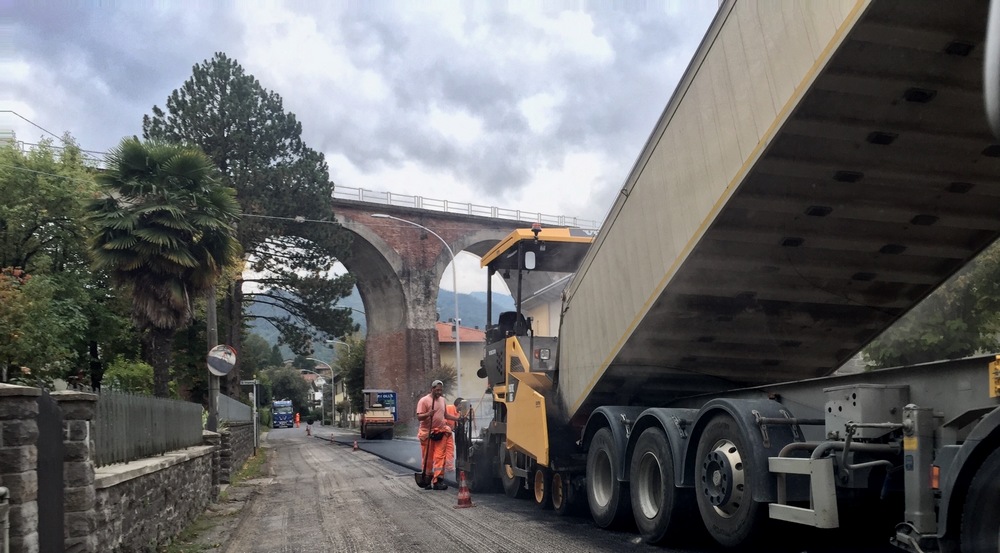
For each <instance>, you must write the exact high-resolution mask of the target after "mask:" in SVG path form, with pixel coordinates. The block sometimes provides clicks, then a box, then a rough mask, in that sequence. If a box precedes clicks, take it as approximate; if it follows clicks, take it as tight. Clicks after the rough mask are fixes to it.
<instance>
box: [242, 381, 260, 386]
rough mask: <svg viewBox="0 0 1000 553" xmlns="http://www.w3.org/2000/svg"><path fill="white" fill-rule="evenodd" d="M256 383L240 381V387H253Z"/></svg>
mask: <svg viewBox="0 0 1000 553" xmlns="http://www.w3.org/2000/svg"><path fill="white" fill-rule="evenodd" d="M256 383H257V381H256V380H240V386H253V385H254V384H256Z"/></svg>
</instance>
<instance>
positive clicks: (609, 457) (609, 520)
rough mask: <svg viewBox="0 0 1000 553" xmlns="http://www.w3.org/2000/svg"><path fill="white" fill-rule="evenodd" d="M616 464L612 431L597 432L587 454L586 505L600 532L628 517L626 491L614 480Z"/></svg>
mask: <svg viewBox="0 0 1000 553" xmlns="http://www.w3.org/2000/svg"><path fill="white" fill-rule="evenodd" d="M619 463H621V460H620V459H618V455H617V454H616V453H615V443H614V440H613V439H612V437H611V429H610V428H602V429H600V430H598V431H597V433H596V434H594V439H593V440H591V442H590V448H589V449H588V450H587V503H588V504H589V505H590V515H591V516H592V517H593V518H594V522H595V523H596V524H597V525H598V526H599V527H601V528H609V527H613V526H618V525H620V524H621V523H622V522H624V521H625V519H626V518H627V516H628V510H629V506H630V505H629V503H630V501H629V493H628V488H627V487H626V486H623V485H622V483H621V482H619V481H618V477H617V476H616V475H617V474H618V464H619Z"/></svg>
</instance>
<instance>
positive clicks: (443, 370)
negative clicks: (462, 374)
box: [427, 363, 458, 396]
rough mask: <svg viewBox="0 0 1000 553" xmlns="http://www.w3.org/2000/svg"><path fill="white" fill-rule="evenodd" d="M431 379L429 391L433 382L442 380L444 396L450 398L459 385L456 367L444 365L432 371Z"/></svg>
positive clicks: (428, 384) (428, 386)
mask: <svg viewBox="0 0 1000 553" xmlns="http://www.w3.org/2000/svg"><path fill="white" fill-rule="evenodd" d="M430 377H431V380H430V382H428V383H427V389H428V390H430V387H431V382H434V381H435V380H440V381H441V385H442V386H441V388H442V390H444V395H446V396H450V395H451V393H452V392H454V391H455V385H456V384H457V383H458V371H457V370H456V369H455V365H452V364H451V363H442V364H440V365H438V366H436V367H434V368H432V369H431V370H430Z"/></svg>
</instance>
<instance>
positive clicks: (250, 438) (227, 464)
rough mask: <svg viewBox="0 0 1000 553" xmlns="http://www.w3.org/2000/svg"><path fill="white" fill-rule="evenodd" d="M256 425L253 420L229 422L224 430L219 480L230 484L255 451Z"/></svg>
mask: <svg viewBox="0 0 1000 553" xmlns="http://www.w3.org/2000/svg"><path fill="white" fill-rule="evenodd" d="M253 433H254V427H253V422H252V421H247V422H232V421H231V422H227V423H226V428H225V429H223V431H222V449H221V451H220V454H219V456H220V459H219V465H220V466H219V481H220V482H221V483H222V484H229V483H230V482H231V481H232V477H233V476H235V474H236V473H237V472H238V471H239V470H240V468H242V467H243V465H244V464H245V463H246V462H247V459H249V458H250V457H251V456H252V455H253V453H254V434H253Z"/></svg>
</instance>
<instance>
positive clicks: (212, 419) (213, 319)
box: [205, 285, 219, 432]
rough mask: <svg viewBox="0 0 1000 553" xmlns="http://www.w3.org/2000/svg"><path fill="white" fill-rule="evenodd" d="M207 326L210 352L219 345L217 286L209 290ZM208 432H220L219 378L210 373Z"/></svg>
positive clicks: (206, 314)
mask: <svg viewBox="0 0 1000 553" xmlns="http://www.w3.org/2000/svg"><path fill="white" fill-rule="evenodd" d="M205 300H206V301H205V325H206V326H207V327H208V328H207V329H206V331H205V336H206V337H207V338H208V350H209V351H212V348H214V347H215V346H217V345H219V322H218V315H217V313H216V297H215V286H214V285H213V286H212V287H211V288H209V289H208V296H207V297H206V298H205ZM207 426H208V430H210V431H212V432H218V431H219V377H218V376H216V375H214V374H212V371H209V372H208V425H207Z"/></svg>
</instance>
